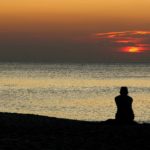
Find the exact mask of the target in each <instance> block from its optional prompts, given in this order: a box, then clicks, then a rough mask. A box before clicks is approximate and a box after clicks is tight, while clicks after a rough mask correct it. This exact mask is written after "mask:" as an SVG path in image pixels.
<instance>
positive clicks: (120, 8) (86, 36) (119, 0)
mask: <svg viewBox="0 0 150 150" xmlns="http://www.w3.org/2000/svg"><path fill="white" fill-rule="evenodd" d="M149 18H150V0H1V1H0V60H3V59H4V60H5V58H9V59H12V60H14V59H13V58H15V59H17V60H18V58H19V60H22V59H26V58H30V60H31V59H33V60H34V59H37V60H39V59H40V60H45V59H46V60H48V61H49V58H50V56H51V59H52V60H59V59H62V60H73V59H74V60H83V59H85V60H87V61H88V60H91V57H92V60H94V61H95V59H97V60H99V59H101V58H102V59H104V60H110V58H112V59H113V60H112V61H116V60H117V61H119V60H121V61H122V60H123V59H124V60H125V61H128V60H129V59H130V61H132V60H134V58H132V57H134V55H132V56H131V55H130V56H129V55H128V54H124V55H123V56H122V54H121V55H120V54H118V51H117V48H118V47H119V48H122V47H124V46H126V47H128V50H130V49H131V50H130V51H133V50H134V51H135V49H137V47H138V51H140V52H143V53H142V54H138V57H137V56H135V59H137V58H138V59H141V60H142V61H143V60H144V61H145V60H146V61H148V60H149V56H150V54H149V55H148V54H147V53H148V51H149V49H150V48H149V47H150V43H149V39H150V37H149V36H150V35H144V36H143V37H140V42H137V43H134V42H127V45H125V42H118V44H116V43H115V42H114V40H113V39H112V40H109V39H107V38H105V39H103V40H104V41H103V42H102V41H97V39H96V40H95V41H94V39H95V37H94V35H96V34H100V35H101V33H104V34H105V33H110V32H115V33H118V32H122V31H123V32H125V33H128V32H126V31H131V32H129V33H132V31H143V32H144V31H146V32H149V31H150V19H149ZM132 36H133V35H132V34H130V35H129V36H128V35H127V37H126V36H125V37H121V39H119V38H120V37H118V39H117V40H118V41H121V40H122V41H125V40H126V38H128V39H130V37H132ZM136 36H137V37H138V38H139V35H136ZM133 38H135V39H137V38H136V37H133ZM142 38H143V39H145V40H143V39H142ZM143 41H144V42H143ZM128 43H129V44H128ZM141 44H142V45H144V50H145V51H143V48H142V49H139V47H140V46H139V45H141ZM145 45H148V46H145ZM141 47H142V46H141ZM133 48H134V49H133ZM12 50H13V51H14V53H13V58H12V54H11V55H8V54H9V52H10V51H12ZM125 50H126V49H125ZM43 51H45V52H44V53H43ZM35 54H36V55H35ZM109 55H110V58H109ZM141 55H143V56H142V58H141ZM28 56H29V57H28ZM48 56H49V57H48ZM99 56H101V58H99ZM42 57H43V58H42ZM41 58H42V59H41Z"/></svg>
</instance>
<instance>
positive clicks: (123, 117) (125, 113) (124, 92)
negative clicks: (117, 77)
mask: <svg viewBox="0 0 150 150" xmlns="http://www.w3.org/2000/svg"><path fill="white" fill-rule="evenodd" d="M115 102H116V105H117V113H116V121H118V122H122V123H131V122H133V120H134V113H133V110H132V102H133V99H132V98H131V97H130V96H128V88H127V87H121V89H120V95H119V96H117V97H115Z"/></svg>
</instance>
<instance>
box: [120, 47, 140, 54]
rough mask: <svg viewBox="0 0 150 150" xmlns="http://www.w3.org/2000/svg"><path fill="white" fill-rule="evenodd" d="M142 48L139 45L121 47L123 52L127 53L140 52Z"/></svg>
mask: <svg viewBox="0 0 150 150" xmlns="http://www.w3.org/2000/svg"><path fill="white" fill-rule="evenodd" d="M142 50H143V49H142V48H141V47H125V48H123V51H124V52H127V53H140V52H142Z"/></svg>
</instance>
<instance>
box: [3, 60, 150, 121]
mask: <svg viewBox="0 0 150 150" xmlns="http://www.w3.org/2000/svg"><path fill="white" fill-rule="evenodd" d="M121 86H128V87H129V92H130V93H129V95H130V96H132V97H133V99H134V102H133V109H134V112H135V116H136V118H135V119H136V120H137V121H148V122H150V64H19V63H18V64H17V63H16V64H7V63H5V64H4V63H1V64H0V111H1V112H17V113H31V114H40V115H47V116H53V117H62V118H70V119H79V120H106V119H108V118H114V116H115V112H116V106H115V103H114V97H115V96H117V95H118V94H119V89H120V87H121Z"/></svg>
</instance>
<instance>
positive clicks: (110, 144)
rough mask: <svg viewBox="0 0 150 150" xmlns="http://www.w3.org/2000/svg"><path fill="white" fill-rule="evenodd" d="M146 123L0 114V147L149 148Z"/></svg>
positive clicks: (56, 149) (53, 149) (43, 149)
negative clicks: (118, 122) (119, 122)
mask: <svg viewBox="0 0 150 150" xmlns="http://www.w3.org/2000/svg"><path fill="white" fill-rule="evenodd" d="M149 137H150V124H149V123H142V124H138V123H136V124H132V125H119V124H118V125H117V124H114V123H113V120H111V119H110V120H107V121H100V122H98V121H95V122H91V121H90V122H89V121H78V120H70V119H63V118H61V119H60V118H54V117H46V116H39V115H30V114H17V113H0V149H1V150H5V149H11V150H12V149H15V150H20V149H23V150H29V149H32V150H34V149H35V150H47V149H50V150H59V149H60V150H61V149H65V150H67V149H68V150H87V149H101V150H107V149H112V150H120V149H121V150H125V149H129V150H130V149H136V150H138V149H139V150H141V149H149V148H150V144H149Z"/></svg>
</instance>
